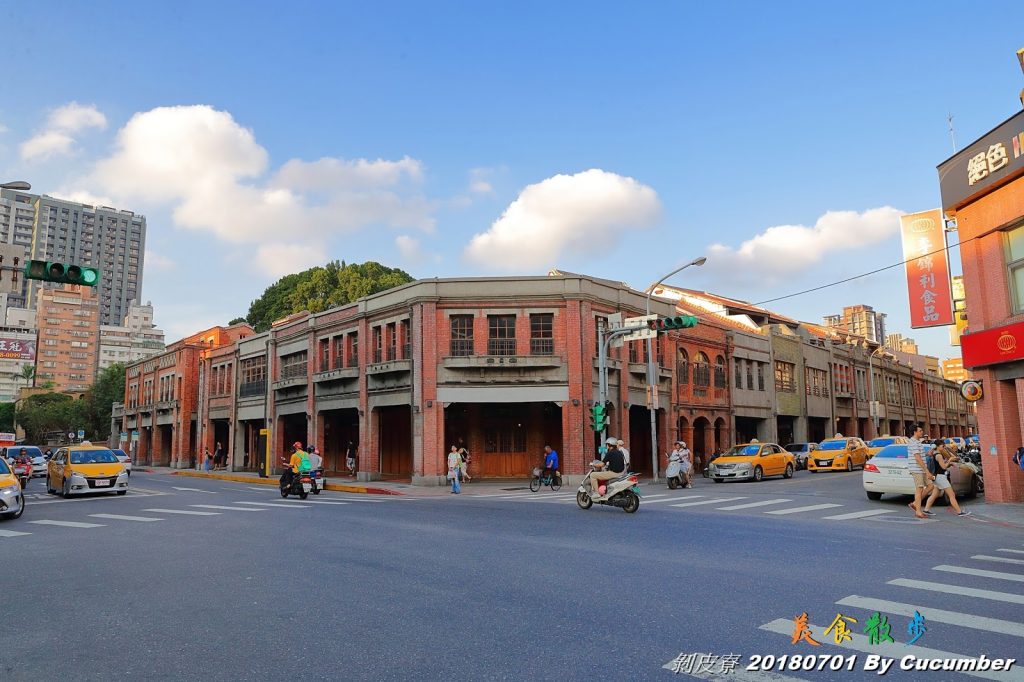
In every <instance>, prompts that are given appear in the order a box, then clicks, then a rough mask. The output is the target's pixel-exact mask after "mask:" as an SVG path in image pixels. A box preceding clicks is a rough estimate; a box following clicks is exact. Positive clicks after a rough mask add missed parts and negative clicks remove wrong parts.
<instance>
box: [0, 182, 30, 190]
mask: <svg viewBox="0 0 1024 682" xmlns="http://www.w3.org/2000/svg"><path fill="white" fill-rule="evenodd" d="M0 189H13V190H14V191H16V192H27V191H29V190H30V189H32V185H30V184H28V183H27V182H25V181H24V180H12V181H11V182H5V183H3V184H0Z"/></svg>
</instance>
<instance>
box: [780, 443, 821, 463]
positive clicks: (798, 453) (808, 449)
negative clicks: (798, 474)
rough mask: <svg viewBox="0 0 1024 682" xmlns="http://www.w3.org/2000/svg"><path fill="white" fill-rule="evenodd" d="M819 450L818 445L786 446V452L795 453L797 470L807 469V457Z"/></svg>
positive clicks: (796, 444) (793, 444) (795, 444)
mask: <svg viewBox="0 0 1024 682" xmlns="http://www.w3.org/2000/svg"><path fill="white" fill-rule="evenodd" d="M817 449H818V444H817V443H790V444H789V445H787V446H786V452H792V453H793V459H794V460H796V468H797V469H806V468H807V457H808V456H809V455H810V454H811V453H812V452H814V451H815V450H817Z"/></svg>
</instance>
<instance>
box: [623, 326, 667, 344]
mask: <svg viewBox="0 0 1024 682" xmlns="http://www.w3.org/2000/svg"><path fill="white" fill-rule="evenodd" d="M657 336H658V330H657V329H650V328H648V327H637V328H636V331H635V332H630V333H629V334H623V335H622V336H621V337H619V338H621V339H622V340H623V341H639V340H640V339H653V338H657Z"/></svg>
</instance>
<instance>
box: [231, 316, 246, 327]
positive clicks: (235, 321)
mask: <svg viewBox="0 0 1024 682" xmlns="http://www.w3.org/2000/svg"><path fill="white" fill-rule="evenodd" d="M243 322H245V318H244V317H236V318H235V319H233V320H231V321H230V322H228V326H229V327H230V326H231V325H233V324H242V323H243Z"/></svg>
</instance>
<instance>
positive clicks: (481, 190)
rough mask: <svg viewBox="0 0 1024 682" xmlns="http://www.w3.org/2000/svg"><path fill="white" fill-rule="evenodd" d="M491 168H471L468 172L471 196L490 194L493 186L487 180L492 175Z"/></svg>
mask: <svg viewBox="0 0 1024 682" xmlns="http://www.w3.org/2000/svg"><path fill="white" fill-rule="evenodd" d="M493 172H494V170H493V169H491V168H473V169H471V170H470V171H469V191H470V192H472V193H473V194H491V193H493V192H494V186H493V185H492V184H491V182H490V180H488V178H489V177H490V176H491V175H492V174H493Z"/></svg>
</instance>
